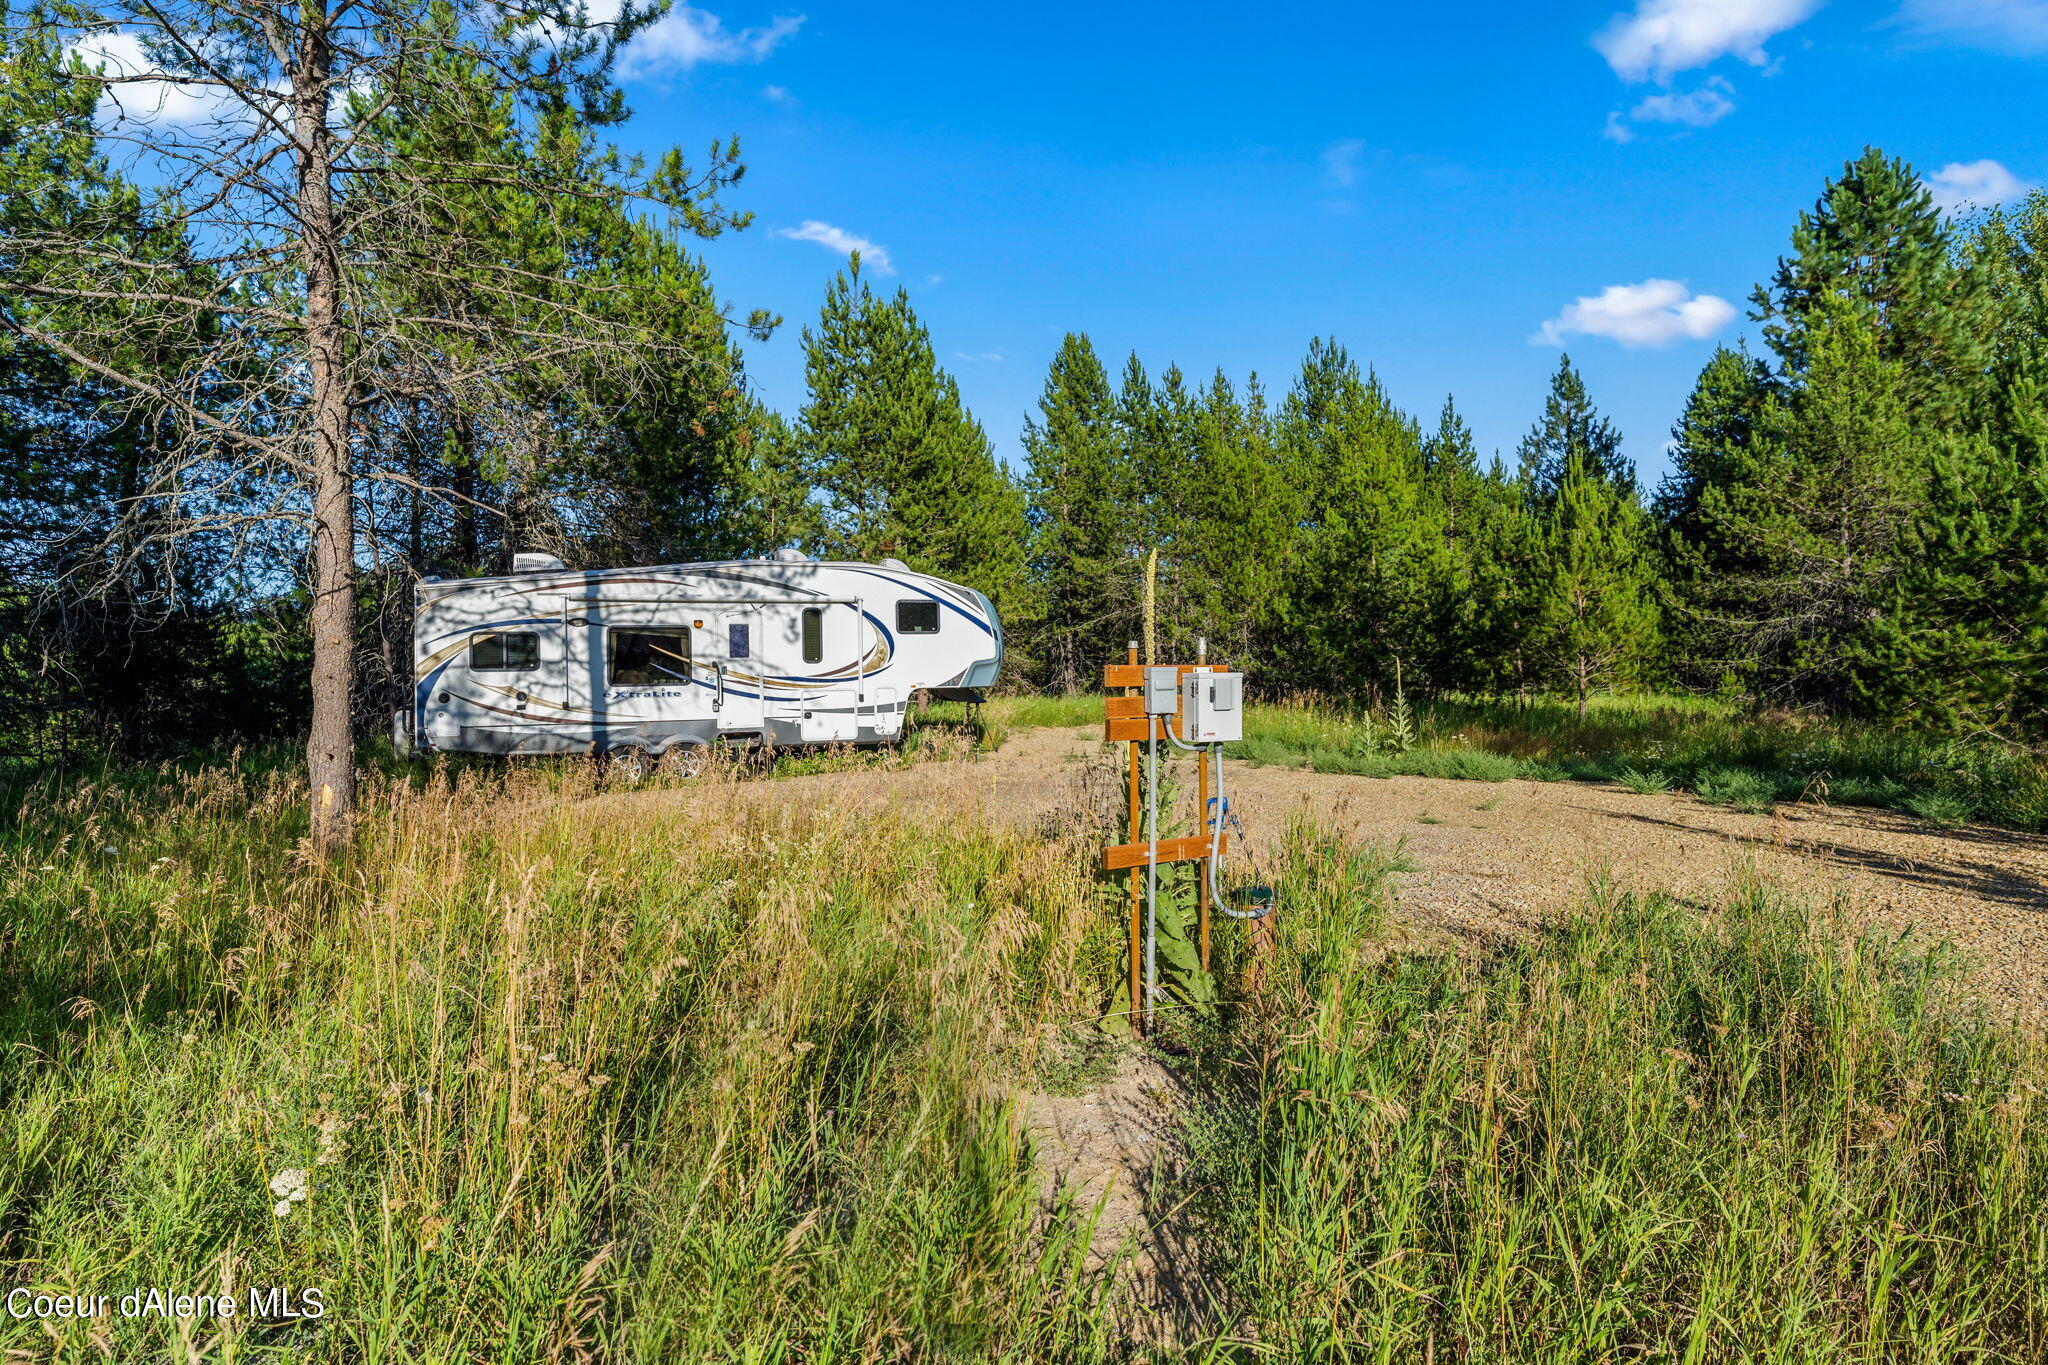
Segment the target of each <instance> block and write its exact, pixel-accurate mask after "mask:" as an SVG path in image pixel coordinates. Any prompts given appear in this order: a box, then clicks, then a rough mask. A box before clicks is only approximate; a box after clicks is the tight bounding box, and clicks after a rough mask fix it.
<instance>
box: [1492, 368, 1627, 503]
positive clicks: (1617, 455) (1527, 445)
mask: <svg viewBox="0 0 2048 1365" xmlns="http://www.w3.org/2000/svg"><path fill="white" fill-rule="evenodd" d="M1518 454H1519V455H1520V458H1521V467H1522V477H1523V478H1524V480H1526V481H1527V482H1528V484H1529V487H1530V490H1531V493H1532V495H1533V496H1534V497H1535V498H1536V499H1537V500H1538V501H1542V502H1547V501H1549V500H1550V499H1551V498H1553V497H1555V496H1556V495H1557V491H1558V489H1559V487H1560V486H1562V484H1563V482H1564V475H1565V471H1566V469H1567V468H1569V467H1570V466H1571V465H1573V464H1577V465H1578V466H1579V468H1580V470H1581V471H1582V472H1584V473H1587V474H1590V475H1592V476H1593V477H1595V478H1601V479H1606V480H1607V481H1609V482H1610V483H1612V484H1614V485H1615V486H1616V487H1617V488H1619V489H1622V490H1624V491H1627V492H1633V491H1634V489H1635V486H1636V475H1635V466H1633V465H1632V464H1630V463H1629V461H1628V458H1627V457H1626V456H1624V455H1623V454H1622V453H1621V433H1620V432H1618V431H1616V430H1615V429H1614V425H1613V424H1612V423H1611V422H1609V421H1608V420H1607V419H1606V418H1604V417H1602V416H1601V415H1600V414H1599V412H1598V411H1597V410H1596V409H1595V408H1594V407H1593V400H1592V399H1591V398H1590V397H1589V396H1588V395H1587V393H1586V383H1585V381H1584V380H1583V379H1581V378H1579V372H1578V371H1577V370H1575V369H1573V368H1572V358H1571V357H1570V356H1568V355H1564V356H1559V357H1558V361H1557V373H1556V374H1554V375H1552V376H1551V379H1550V393H1549V394H1548V395H1547V396H1546V397H1545V398H1544V400H1543V417H1542V419H1541V420H1539V421H1538V422H1537V423H1536V425H1535V426H1534V427H1532V428H1531V429H1530V431H1529V434H1528V435H1527V436H1524V437H1523V438H1522V444H1521V447H1520V449H1519V451H1518Z"/></svg>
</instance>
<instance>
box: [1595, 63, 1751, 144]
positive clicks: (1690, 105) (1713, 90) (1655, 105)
mask: <svg viewBox="0 0 2048 1365" xmlns="http://www.w3.org/2000/svg"><path fill="white" fill-rule="evenodd" d="M1734 91H1735V87H1734V86H1732V85H1730V84H1729V83H1728V82H1727V81H1726V80H1725V79H1723V78H1722V77H1720V76H1710V77H1708V78H1707V83H1706V84H1705V85H1702V86H1701V87H1699V88H1698V89H1697V90H1680V91H1671V90H1667V91H1665V92H1664V93H1663V94H1660V95H1649V96H1646V97H1644V99H1643V100H1642V101H1641V102H1640V103H1638V104H1637V105H1636V107H1635V108H1633V109H1631V110H1629V111H1628V114H1627V116H1626V117H1623V115H1622V112H1621V111H1620V110H1619V109H1616V110H1613V111H1611V112H1610V113H1609V114H1608V115H1607V127H1606V128H1605V129H1604V130H1603V131H1602V133H1601V136H1603V137H1606V138H1608V139H1610V140H1612V141H1614V142H1621V143H1629V142H1634V141H1635V140H1636V132H1635V129H1634V128H1632V127H1630V126H1629V124H1630V123H1631V122H1635V123H1683V124H1685V125H1686V126H1687V127H1689V128H1706V127H1709V126H1711V125H1713V124H1716V123H1719V122H1720V121H1721V120H1722V119H1724V118H1727V117H1728V116H1729V115H1730V114H1732V113H1734V112H1735V101H1734V100H1733V99H1730V98H1729V96H1730V95H1732V94H1733V93H1734Z"/></svg>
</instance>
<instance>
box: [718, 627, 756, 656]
mask: <svg viewBox="0 0 2048 1365" xmlns="http://www.w3.org/2000/svg"><path fill="white" fill-rule="evenodd" d="M753 652H754V628H753V627H752V626H748V625H730V626H727V627H726V628H725V657H726V658H728V659H744V658H747V657H748V656H749V655H751V654H752V653H753Z"/></svg>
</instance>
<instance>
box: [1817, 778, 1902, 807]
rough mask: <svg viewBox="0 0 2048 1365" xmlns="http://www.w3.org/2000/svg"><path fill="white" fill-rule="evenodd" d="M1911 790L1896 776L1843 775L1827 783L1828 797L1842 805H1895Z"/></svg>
mask: <svg viewBox="0 0 2048 1365" xmlns="http://www.w3.org/2000/svg"><path fill="white" fill-rule="evenodd" d="M1911 790H1912V788H1910V787H1908V786H1907V785H1906V784H1905V783H1903V782H1901V781H1899V779H1898V778H1896V777H1844V778H1841V779H1839V780H1837V781H1834V782H1830V783H1829V784H1828V799H1829V800H1830V801H1833V802H1835V803H1836V804H1838V805H1844V806H1896V805H1898V804H1899V802H1901V801H1903V800H1905V799H1906V793H1907V792H1909V791H1911Z"/></svg>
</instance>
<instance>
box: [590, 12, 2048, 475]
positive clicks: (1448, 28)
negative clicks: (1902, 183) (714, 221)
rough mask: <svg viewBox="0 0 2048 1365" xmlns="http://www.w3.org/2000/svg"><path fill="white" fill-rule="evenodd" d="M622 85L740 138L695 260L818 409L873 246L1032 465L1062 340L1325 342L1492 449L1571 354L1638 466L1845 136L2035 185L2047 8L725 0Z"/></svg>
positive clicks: (1117, 347) (647, 111)
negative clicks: (1049, 366) (767, 333)
mask: <svg viewBox="0 0 2048 1365" xmlns="http://www.w3.org/2000/svg"><path fill="white" fill-rule="evenodd" d="M622 73H623V74H624V76H625V77H626V83H627V89H628V93H629V95H630V97H631V99H632V101H633V104H634V108H635V110H636V117H635V119H634V121H633V123H632V124H631V125H630V127H629V129H628V130H627V132H626V135H625V141H627V142H628V143H629V144H632V145H638V146H644V147H654V146H658V145H664V144H669V143H676V144H680V145H682V146H683V147H684V148H685V149H687V150H695V149H697V148H700V147H701V146H702V145H704V144H705V143H706V142H707V141H708V140H709V139H710V138H711V137H713V136H714V135H719V136H722V135H725V134H728V133H737V134H738V135H739V136H740V138H741V140H742V143H743V146H744V148H745V152H746V159H747V161H748V162H749V165H750V173H749V175H748V177H747V179H746V181H745V183H744V184H743V186H742V187H741V190H740V192H739V193H738V195H737V196H736V197H735V199H734V203H735V205H736V206H738V207H743V208H747V209H751V210H753V211H754V212H755V213H756V214H757V215H758V218H757V222H756V224H755V226H754V227H753V228H751V229H749V230H748V231H747V232H745V233H743V234H740V235H738V236H735V237H731V238H728V239H725V240H721V241H718V242H715V243H712V244H710V245H709V246H708V247H707V248H706V256H707V259H708V261H709V263H710V266H711V270H712V274H713V279H714V282H715V284H716V286H717V288H718V289H719V291H720V293H721V295H722V296H724V297H725V298H726V299H728V300H729V301H730V302H731V303H732V304H733V305H734V307H735V308H736V309H737V310H738V312H739V313H741V314H744V313H745V312H746V311H747V310H749V309H752V308H755V307H766V308H770V309H773V310H776V311H778V312H780V313H782V314H783V315H784V317H785V318H786V319H787V321H786V323H785V326H784V328H783V329H782V331H781V332H779V333H778V334H777V335H776V336H775V337H774V338H773V339H772V340H770V341H768V342H766V343H758V344H756V343H749V344H748V347H747V363H748V367H749V370H750V372H751V373H752V375H753V376H754V378H755V381H756V384H757V386H758V388H759V390H760V391H761V393H762V394H763V396H764V397H765V398H766V400H767V401H768V402H770V403H771V404H773V405H775V406H777V407H780V408H783V409H784V410H785V411H793V410H794V409H795V407H796V406H797V404H798V403H800V402H801V400H802V361H801V354H800V345H799V338H798V331H799V329H800V327H801V326H802V325H803V323H804V322H805V321H807V320H808V319H810V318H811V317H813V316H814V315H815V313H816V310H817V307H818V303H819V300H820V297H821V295H822V292H823V290H824V287H825V285H826V282H827V281H828V280H829V279H830V277H831V275H832V273H833V272H834V270H836V269H837V268H838V267H839V266H840V265H841V264H842V263H843V255H842V254H841V253H842V249H843V247H844V246H845V244H846V243H848V242H850V241H855V240H859V241H865V242H867V243H869V244H871V245H872V247H874V248H876V250H875V251H873V252H871V254H870V257H869V259H870V263H871V264H874V265H880V264H882V262H883V260H884V258H885V259H886V263H887V266H888V267H889V269H890V270H892V271H893V275H892V276H891V277H890V278H888V279H887V280H886V281H884V282H885V283H888V284H892V285H893V284H901V285H903V286H904V287H905V288H907V289H908V290H909V291H910V293H911V296H912V298H913V299H914V301H915V304H916V307H917V309H918V311H919V313H920V314H921V315H922V316H923V318H924V319H925V321H926V323H927V324H928V325H929V327H930V328H931V331H932V334H933V338H934V340H935V342H936V344H937V346H938V350H939V353H940V355H941V357H942V358H943V359H944V361H945V363H946V364H947V365H948V366H949V367H950V368H951V369H952V371H953V372H954V373H955V374H956V375H957V376H958V378H959V380H960V384H961V388H962V390H963V392H964V393H965V395H966V398H967V400H968V402H969V404H970V405H971V406H972V408H973V409H974V412H975V413H976V415H977V416H978V417H979V418H980V419H981V421H982V423H983V424H984V425H985V426H986V427H987V428H988V431H989V434H990V436H991V437H992V438H993V439H994V441H995V442H996V445H997V448H998V450H999V451H1001V452H1002V453H1003V454H1004V455H1005V457H1006V458H1010V459H1013V460H1014V459H1017V458H1018V456H1019V447H1018V431H1019V428H1020V426H1021V423H1022V420H1023V418H1024V415H1025V414H1026V412H1027V411H1029V410H1030V409H1031V407H1032V404H1033V402H1034V400H1035V398H1036V396H1037V393H1038V390H1039V387H1040V384H1041V383H1042V381H1043V377H1044V372H1045V366H1046V363H1047V361H1048V360H1049V359H1050V357H1051V355H1052V353H1053V350H1054V348H1055V347H1056V346H1057V345H1058V343H1059V340H1060V337H1061V335H1062V333H1064V332H1066V331H1068V330H1077V331H1085V332H1087V333H1088V334H1089V335H1090V336H1092V337H1093V338H1094V340H1095V343H1096V345H1097V347H1098V348H1099V349H1100V350H1101V351H1102V352H1103V353H1104V355H1105V358H1106V360H1107V361H1108V363H1110V364H1111V365H1112V366H1114V365H1116V364H1119V363H1120V362H1121V359H1122V357H1123V355H1124V354H1125V353H1126V352H1129V351H1131V350H1136V351H1137V352H1138V353H1139V354H1140V356H1142V357H1143V358H1144V359H1145V361H1146V362H1147V364H1148V365H1149V366H1151V367H1152V368H1153V369H1154V370H1155V371H1156V370H1157V369H1158V368H1161V367H1163V366H1164V365H1165V364H1167V363H1168V362H1170V361H1171V362H1177V363H1178V364H1179V365H1180V366H1181V367H1182V368H1183V369H1184V370H1187V371H1188V372H1189V373H1190V374H1192V375H1197V376H1206V375H1207V374H1208V373H1209V372H1210V371H1212V370H1213V369H1215V368H1216V367H1217V366H1221V367H1223V369H1225V370H1226V371H1227V372H1229V373H1230V374H1231V375H1232V376H1233V377H1234V378H1238V379H1240V380H1241V379H1242V378H1243V376H1244V375H1245V374H1246V373H1248V372H1250V371H1254V370H1256V371H1257V372H1258V373H1259V374H1260V375H1261V376H1262V378H1263V379H1264V380H1265V382H1266V385H1267V388H1268V391H1269V392H1270V393H1272V394H1274V395H1275V396H1276V397H1277V395H1278V394H1279V392H1281V391H1282V390H1284V389H1285V387H1286V386H1287V384H1288V382H1289V381H1290V378H1291V375H1292V373H1293V371H1294V369H1295V367H1296V365H1297V364H1298V362H1299V360H1300V358H1301V355H1302V352H1303V350H1304V349H1305V347H1306V345H1307V342H1308V340H1309V338H1310V337H1312V336H1315V335H1319V334H1327V335H1333V336H1335V337H1337V338H1339V339H1340V340H1342V341H1343V342H1344V343H1345V344H1346V345H1348V346H1349V347H1350V348H1351V350H1352V353H1353V354H1354V355H1356V356H1358V357H1359V358H1360V360H1361V361H1363V362H1365V363H1369V364H1370V365H1372V366H1373V367H1374V368H1375V369H1376V370H1377V371H1378V372H1379V374H1380V375H1381V377H1382V378H1383V379H1384V381H1385V382H1386V384H1387V385H1388V387H1389V389H1390V390H1391V392H1392V394H1393V395H1394V398H1395V400H1396V401H1397V402H1399V403H1401V404H1402V405H1403V406H1404V407H1406V408H1407V409H1409V410H1410V411H1412V412H1414V413H1416V414H1418V415H1420V416H1422V417H1424V418H1425V419H1426V420H1428V421H1432V422H1433V420H1434V417H1435V413H1436V410H1437V408H1438V405H1439V404H1440V403H1441V402H1442V400H1443V397H1444V395H1445V394H1446V393H1452V394H1455V395H1456V397H1457V400H1458V403H1459V406H1460V407H1461V408H1462V409H1463V410H1464V411H1465V413H1466V414H1467V417H1468V420H1470V422H1471V423H1472V425H1473V427H1474V429H1475V431H1476V433H1477V435H1478V437H1479V440H1480V444H1481V449H1482V450H1483V451H1491V450H1493V449H1495V448H1498V449H1500V450H1501V451H1502V452H1503V453H1505V454H1508V455H1510V456H1511V455H1512V451H1513V447H1514V445H1515V443H1516V441H1517V440H1518V439H1519V437H1520V435H1521V433H1522V432H1523V431H1524V430H1526V429H1527V427H1528V426H1529V424H1530V422H1531V421H1532V420H1533V419H1534V417H1535V415H1536V414H1537V412H1538V410H1539V409H1540V406H1541V403H1542V399H1543V393H1544V389H1545V385H1546V383H1547V381H1548V376H1549V374H1550V372H1551V370H1552V369H1553V368H1554V367H1555V365H1556V363H1557V356H1558V350H1559V345H1560V344H1562V345H1563V346H1565V347H1566V348H1568V349H1569V350H1570V352H1571V354H1572V357H1573V359H1574V361H1575V362H1576V363H1577V364H1579V366H1580V367H1581V368H1582V369H1583V370H1584V372H1585V374H1586V376H1587V380H1588V383H1589V385H1590V387H1591V389H1592V392H1593V396H1594V399H1595V401H1596V402H1597V403H1599V404H1600V405H1601V407H1602V408H1603V409H1604V410H1605V411H1607V412H1608V413H1609V415H1611V416H1612V417H1613V418H1614V419H1615V420H1616V421H1617V422H1618V424H1619V425H1620V426H1621V428H1622V430H1623V432H1624V433H1625V435H1626V438H1627V443H1628V450H1629V453H1630V454H1631V455H1632V456H1633V458H1634V459H1635V460H1636V461H1637V463H1638V464H1639V466H1641V468H1642V469H1643V471H1644V473H1645V474H1646V475H1647V476H1649V477H1650V478H1651V479H1653V480H1654V479H1655V478H1656V477H1657V476H1659V475H1661V473H1662V472H1663V470H1664V469H1665V468H1666V462H1665V458H1664V454H1663V446H1664V443H1665V440H1666V438H1667V434H1668V431H1669V428H1670V426H1671V423H1672V421H1673V420H1674V418H1675V417H1676V415H1677V413H1678V411H1679V408H1680V406H1681V405H1682V403H1683V402H1684V399H1685V395H1686V393H1687V391H1688V390H1689V388H1690V386H1691V382H1692V379H1693V376H1694V375H1695V374H1696V373H1697V371H1698V369H1699V366H1700V365H1701V363H1702V362H1703V361H1704V360H1705V359H1706V357H1707V355H1708V353H1709V352H1710V350H1711V348H1712V346H1713V345H1714V343H1715V342H1716V341H1731V342H1732V341H1733V340H1735V339H1736V338H1738V337H1740V336H1742V335H1744V334H1745V333H1746V332H1748V331H1749V330H1750V324H1749V323H1748V321H1747V319H1746V317H1745V316H1744V313H1745V311H1746V298H1747V295H1748V293H1749V290H1750V289H1751V287H1752V286H1753V285H1754V284H1755V283H1756V282H1757V281H1758V280H1760V279H1762V278H1764V277H1765V276H1766V275H1767V273H1768V272H1769V271H1770V269H1771V267H1772V264H1773V262H1774V261H1775V259H1776V256H1777V255H1778V253H1779V252H1781V251H1782V250H1784V249H1785V247H1786V244H1787V242H1788V239H1789V235H1790V232H1791V228H1792V225H1793V222H1794V220H1795V218H1796V215H1797V213H1798V211H1799V209H1800V208H1802V207H1804V206H1807V205H1809V204H1811V202H1812V201H1813V199H1814V197H1815V196H1816V194H1817V193H1818V191H1819V189H1820V186H1821V184H1822V181H1823V179H1824V178H1825V177H1827V176H1828V175H1830V174H1832V173H1834V172H1836V171H1837V170H1838V169H1839V168H1840V166H1841V164H1842V162H1843V161H1844V160H1845V159H1847V158H1848V157H1851V156H1853V155H1855V154H1856V153H1857V152H1858V151H1859V150H1860V149H1861V148H1862V147H1863V146H1864V144H1866V143H1875V144H1877V145H1879V146H1881V147H1883V148H1884V149H1885V150H1886V151H1888V152H1891V153H1893V154H1895V155H1902V156H1905V157H1906V158H1908V159H1909V160H1910V161H1912V162H1913V163H1914V164H1915V166H1916V167H1918V168H1919V169H1920V170H1921V172H1922V174H1923V175H1926V176H1929V177H1932V178H1935V180H1936V188H1937V189H1938V190H1940V191H1941V192H1942V193H1943V194H1944V195H1945V196H1947V197H1950V198H1953V197H1956V196H1959V195H1962V194H1966V193H1967V194H1971V195H1974V196H1975V197H1976V198H1977V199H1979V200H1986V199H1994V198H2000V197H2007V196H2011V195H2013V194H2015V193H2017V192H2019V191H2020V190H2021V189H2023V188H2024V187H2025V186H2027V185H2029V184H2034V183H2041V182H2044V181H2048V0H1878V2H1877V3H1852V2H1851V0H1833V2H1832V3H1817V0H1641V3H1639V4H1634V3H1614V2H1612V0H1610V2H1609V3H1559V4H1538V5H1528V4H1510V3H1486V2H1483V0H1464V2H1463V3H1441V4H1431V5H1378V6H1346V7H1337V6H1313V5H1295V6H1270V7H1266V8H1263V9H1254V8H1253V7H1249V6H1242V5H1236V6H1227V7H1226V6H1220V5H1211V4H1199V5H1197V4H1187V3H1178V4H1171V5H1167V4H1156V5H1152V4H1148V5H1124V6H1115V5H1093V6H1085V7H1084V6H1072V5H1062V4H1043V5H1040V6H1036V7H1030V8H1018V7H1015V6H1008V7H1000V6H978V5H959V4H949V5H930V6H926V5H894V6H886V7H884V8H882V9H880V10H877V9H876V8H874V7H873V6H867V5H862V6H852V5H838V4H833V3H827V2H826V0H806V2H805V3H801V4H785V5H783V6H782V7H777V6H776V4H775V0H730V3H728V2H727V0H719V3H718V5H717V7H716V8H714V9H711V10H702V9H690V8H679V9H678V10H677V11H676V12H675V13H673V14H672V15H671V16H670V17H669V18H668V19H667V20H665V21H664V22H663V25H662V27H661V28H659V29H657V30H655V31H653V32H652V33H651V34H649V35H647V36H645V37H644V38H643V39H642V40H641V43H640V47H639V50H638V51H637V52H635V53H633V54H630V55H629V56H628V58H627V59H626V61H625V63H624V64H623V66H622ZM807 224H808V225H811V226H809V227H807V226H806V225H807Z"/></svg>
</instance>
